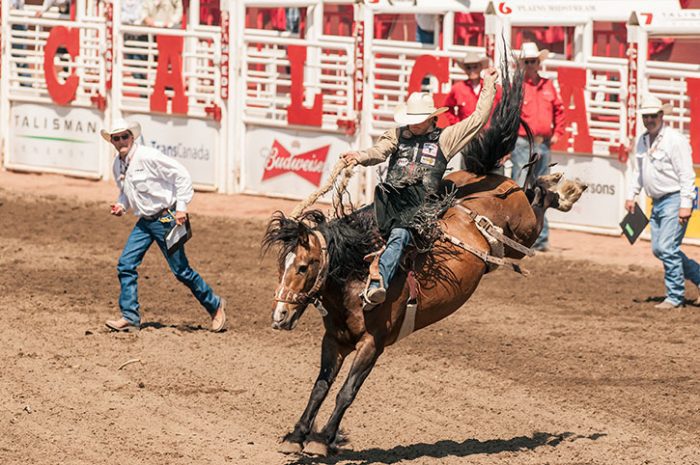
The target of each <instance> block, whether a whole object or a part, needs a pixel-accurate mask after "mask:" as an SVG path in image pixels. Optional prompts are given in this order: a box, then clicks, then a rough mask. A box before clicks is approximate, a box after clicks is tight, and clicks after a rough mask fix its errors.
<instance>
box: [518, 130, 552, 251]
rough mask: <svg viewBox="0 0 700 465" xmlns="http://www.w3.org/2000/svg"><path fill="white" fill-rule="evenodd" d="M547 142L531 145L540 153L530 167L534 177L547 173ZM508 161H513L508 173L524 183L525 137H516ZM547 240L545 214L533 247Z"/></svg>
mask: <svg viewBox="0 0 700 465" xmlns="http://www.w3.org/2000/svg"><path fill="white" fill-rule="evenodd" d="M549 144H550V142H549V139H545V140H544V141H543V142H542V143H541V144H534V146H533V150H534V151H535V152H536V153H539V154H540V155H541V157H540V160H539V161H538V162H537V163H535V165H534V166H533V167H532V168H531V169H533V170H535V178H537V177H539V176H544V175H545V174H549V164H550V163H551V154H550V149H549ZM510 161H511V163H513V170H512V171H511V173H510V177H511V178H512V179H513V180H514V181H515V182H517V183H518V185H519V186H521V187H522V186H523V184H525V175H526V172H525V170H524V167H525V165H527V163H528V162H529V161H530V144H529V143H528V142H527V138H525V137H518V140H517V142H516V143H515V149H513V153H512V154H511V157H510ZM548 242H549V222H548V221H547V216H546V215H545V217H544V226H543V227H542V232H540V236H539V237H538V238H537V240H536V241H535V244H534V245H533V247H535V248H538V247H544V246H546V245H547V244H548Z"/></svg>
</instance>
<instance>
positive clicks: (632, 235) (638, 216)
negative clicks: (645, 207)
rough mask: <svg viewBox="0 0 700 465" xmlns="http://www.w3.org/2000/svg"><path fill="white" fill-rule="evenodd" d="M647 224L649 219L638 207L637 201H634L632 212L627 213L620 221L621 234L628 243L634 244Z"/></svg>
mask: <svg viewBox="0 0 700 465" xmlns="http://www.w3.org/2000/svg"><path fill="white" fill-rule="evenodd" d="M648 224H649V219H648V218H647V216H646V215H645V214H644V212H643V211H642V209H641V208H640V207H639V204H638V203H637V202H635V203H634V212H633V213H628V214H627V215H625V217H624V218H623V219H622V221H621V222H620V227H621V228H622V234H624V235H625V237H626V238H627V240H628V241H630V244H634V243H635V242H636V241H637V238H638V237H639V235H640V234H642V231H644V228H646V227H647V225H648Z"/></svg>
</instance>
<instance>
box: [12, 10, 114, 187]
mask: <svg viewBox="0 0 700 465" xmlns="http://www.w3.org/2000/svg"><path fill="white" fill-rule="evenodd" d="M8 3H9V2H3V4H2V7H3V24H2V27H3V34H2V41H3V43H2V48H3V50H4V51H5V53H3V56H2V70H3V79H2V84H1V86H2V95H3V98H2V104H1V105H2V111H0V115H2V118H3V121H2V126H3V128H6V133H5V134H4V138H3V140H4V144H3V145H4V146H3V152H4V153H5V164H4V165H5V166H6V167H7V168H12V169H17V170H25V171H42V172H53V173H63V174H70V175H73V176H81V177H88V178H100V177H102V175H103V173H104V172H105V170H106V169H107V167H106V163H105V157H104V154H105V153H106V149H107V148H106V147H105V146H104V144H101V143H100V138H99V129H100V128H101V127H102V126H103V124H104V121H105V114H104V108H105V98H106V92H107V91H106V82H105V60H104V54H103V49H102V44H103V43H104V41H105V24H104V20H103V19H102V18H100V17H97V16H86V15H84V14H82V15H79V19H78V20H76V21H71V20H68V19H63V18H61V17H59V16H58V15H55V14H53V15H52V14H50V13H49V14H46V15H45V16H44V17H42V18H35V17H34V16H33V15H32V16H29V15H30V12H29V11H10V10H9V5H8Z"/></svg>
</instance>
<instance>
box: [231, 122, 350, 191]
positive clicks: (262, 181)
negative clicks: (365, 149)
mask: <svg viewBox="0 0 700 465" xmlns="http://www.w3.org/2000/svg"><path fill="white" fill-rule="evenodd" d="M350 149H351V146H350V138H346V137H342V136H340V137H339V136H338V135H337V134H332V135H331V134H328V135H327V134H324V133H322V132H320V131H319V132H312V131H293V130H287V129H271V128H269V129H268V128H262V127H250V129H249V130H248V131H246V140H245V153H246V158H245V160H244V162H243V163H244V165H245V168H244V172H245V178H244V180H243V181H244V186H243V189H244V190H245V191H246V192H252V193H259V194H265V195H278V196H284V197H290V198H297V199H303V198H306V197H307V196H308V195H309V194H311V193H312V192H314V191H315V190H316V189H318V187H319V186H321V184H323V182H325V180H326V179H328V176H329V175H330V173H331V171H332V170H333V167H334V166H335V164H336V163H337V161H338V159H339V158H340V155H341V154H342V153H343V152H346V151H348V150H350ZM356 186H357V181H356V180H355V179H353V182H351V186H350V192H351V194H352V195H353V198H355V199H357V197H356V195H355V192H356V191H357V190H356V189H357V187H356ZM326 199H330V197H326Z"/></svg>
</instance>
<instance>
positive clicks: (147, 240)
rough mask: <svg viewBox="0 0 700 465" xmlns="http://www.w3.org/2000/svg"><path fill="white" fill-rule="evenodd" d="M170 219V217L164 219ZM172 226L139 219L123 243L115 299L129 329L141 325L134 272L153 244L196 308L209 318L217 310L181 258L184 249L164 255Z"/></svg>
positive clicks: (214, 297)
mask: <svg viewBox="0 0 700 465" xmlns="http://www.w3.org/2000/svg"><path fill="white" fill-rule="evenodd" d="M166 218H171V219H172V217H171V216H169V215H168V216H166ZM174 225H175V220H174V219H172V221H171V222H169V223H161V222H160V220H157V219H156V220H147V219H145V218H141V219H139V220H138V221H137V222H136V225H135V226H134V229H133V230H132V231H131V234H130V235H129V239H127V241H126V245H125V246H124V250H123V251H122V254H121V256H120V257H119V263H118V264H117V272H118V274H119V282H120V284H121V294H120V295H119V308H120V309H121V312H122V316H123V317H124V318H125V319H126V320H127V321H128V322H129V323H131V324H133V325H140V324H141V316H140V315H139V302H138V291H137V283H136V282H137V280H138V276H139V274H138V271H136V268H138V266H139V265H140V264H141V262H142V261H143V257H144V255H146V251H147V250H148V249H149V247H151V244H153V241H155V242H156V244H158V247H159V248H160V250H161V252H163V255H164V256H165V259H166V260H167V261H168V265H169V266H170V270H172V272H173V274H174V275H175V277H176V278H177V279H178V281H180V282H182V283H184V284H185V285H186V286H187V287H189V288H190V291H192V294H193V295H194V296H195V297H196V298H197V300H198V301H199V303H200V304H202V306H203V307H204V308H205V309H206V310H207V311H208V312H209V314H210V315H213V314H214V312H216V310H217V309H218V308H219V303H220V301H221V299H220V298H219V296H217V295H216V294H214V291H213V290H212V288H211V287H209V285H208V284H207V283H206V282H205V281H204V279H202V277H201V276H199V273H197V272H196V271H195V270H193V269H192V268H191V267H190V265H189V263H188V262H187V256H185V248H184V247H180V249H178V250H177V251H176V252H175V253H173V254H172V255H168V252H167V248H166V246H165V239H164V238H165V234H166V233H167V232H168V231H170V230H171V229H172V228H173V226H174Z"/></svg>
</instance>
